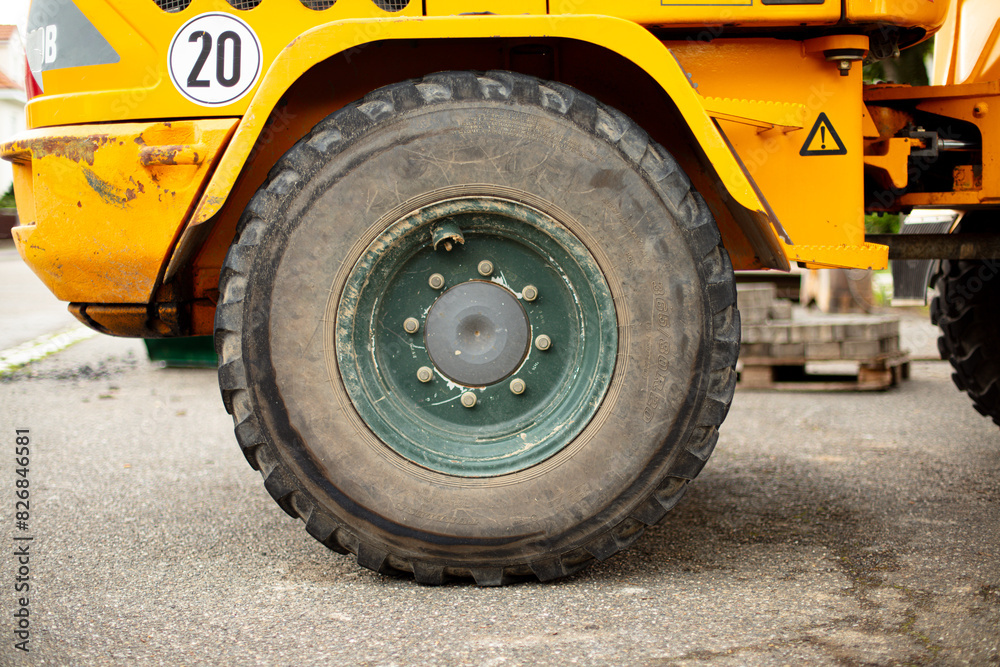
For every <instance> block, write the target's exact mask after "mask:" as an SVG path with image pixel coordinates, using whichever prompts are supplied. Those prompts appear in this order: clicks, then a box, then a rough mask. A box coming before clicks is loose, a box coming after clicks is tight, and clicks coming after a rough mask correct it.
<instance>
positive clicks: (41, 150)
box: [24, 134, 113, 166]
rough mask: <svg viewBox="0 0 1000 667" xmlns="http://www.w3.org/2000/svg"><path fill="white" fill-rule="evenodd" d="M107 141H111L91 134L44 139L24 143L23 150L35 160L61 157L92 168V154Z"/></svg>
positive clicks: (105, 136)
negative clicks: (29, 152)
mask: <svg viewBox="0 0 1000 667" xmlns="http://www.w3.org/2000/svg"><path fill="white" fill-rule="evenodd" d="M109 141H113V140H112V139H110V138H109V137H108V135H106V134H91V135H88V136H86V137H46V138H44V139H35V140H32V141H26V142H24V148H25V149H27V150H29V151H31V155H32V157H33V158H34V159H36V160H37V159H40V158H45V157H62V158H66V159H67V160H72V161H73V162H86V163H87V164H89V165H90V166H94V154H95V153H96V152H97V150H98V149H99V148H101V147H102V146H104V145H105V144H107V143H108V142H109Z"/></svg>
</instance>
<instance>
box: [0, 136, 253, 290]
mask: <svg viewBox="0 0 1000 667" xmlns="http://www.w3.org/2000/svg"><path fill="white" fill-rule="evenodd" d="M235 126H236V119H234V118H224V119H212V120H202V121H175V122H164V123H132V124H121V125H90V126H79V127H70V128H56V129H52V130H33V131H30V132H27V133H25V134H22V135H19V136H18V140H17V141H14V142H11V143H7V144H4V145H3V146H0V155H2V156H3V157H4V158H6V159H8V160H12V161H14V163H15V168H16V170H15V171H16V175H17V179H18V181H17V190H18V199H19V202H18V203H19V204H21V207H20V209H19V210H20V212H21V214H22V218H21V225H20V226H19V227H15V228H14V230H13V231H14V239H15V243H16V244H17V248H18V252H20V254H21V256H22V257H23V258H24V260H25V262H27V264H28V265H29V266H30V267H31V268H32V270H34V272H35V273H37V274H38V276H39V277H40V278H41V279H42V281H43V282H45V284H46V285H47V286H48V287H49V289H50V290H52V292H53V293H54V294H55V295H56V297H58V298H59V299H62V300H63V301H89V302H103V303H146V302H147V301H149V299H150V297H151V296H152V292H153V289H154V285H155V283H156V277H157V275H158V274H159V271H160V267H161V266H162V264H163V262H164V261H165V258H166V257H167V256H168V255H169V253H170V250H171V248H172V245H173V242H174V240H175V238H176V236H177V234H178V231H179V229H180V227H181V226H182V225H183V223H184V222H185V220H186V219H187V215H188V213H189V211H190V210H191V207H192V205H193V203H194V201H195V199H196V197H197V196H198V194H199V193H200V192H201V189H202V186H203V184H204V182H205V179H206V177H207V176H208V174H209V173H210V172H211V170H212V168H213V166H214V164H215V162H216V160H217V158H218V155H219V152H220V151H221V149H222V148H223V146H224V145H225V144H226V142H227V141H228V140H229V138H230V136H231V135H232V131H233V128H235ZM29 177H30V181H29ZM22 196H23V198H24V199H23V202H22V201H21V199H22Z"/></svg>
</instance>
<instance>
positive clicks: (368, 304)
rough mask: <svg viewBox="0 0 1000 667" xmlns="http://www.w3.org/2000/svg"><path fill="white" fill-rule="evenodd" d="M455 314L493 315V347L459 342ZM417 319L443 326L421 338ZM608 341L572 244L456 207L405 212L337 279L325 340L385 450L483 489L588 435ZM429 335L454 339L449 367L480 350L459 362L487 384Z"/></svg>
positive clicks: (581, 249) (603, 303) (591, 270)
mask: <svg viewBox="0 0 1000 667" xmlns="http://www.w3.org/2000/svg"><path fill="white" fill-rule="evenodd" d="M435 246H436V248H435ZM449 248H450V249H449ZM484 261H485V262H486V263H487V264H484ZM487 269H492V270H491V271H487ZM432 276H433V277H434V278H432ZM439 277H440V278H443V285H440V284H438V282H439ZM432 284H433V286H432ZM528 286H531V287H533V288H534V291H533V290H532V289H530V288H529V289H525V288H526V287H528ZM456 288H457V289H456ZM533 292H534V293H533ZM448 294H450V295H451V296H445V295H448ZM480 296H481V297H483V299H479V297H480ZM532 297H534V298H532ZM463 299H465V300H467V301H468V302H469V303H468V304H467V303H466V302H465V301H463ZM484 303H485V304H487V305H482V304H484ZM467 305H468V306H469V308H473V309H477V308H478V309H486V308H489V307H493V310H489V311H488V313H493V315H495V317H493V316H492V315H491V316H484V317H485V320H484V321H486V322H487V323H492V322H494V321H500V320H502V321H503V322H504V325H503V326H500V325H496V326H495V330H494V329H490V330H489V331H488V332H486V333H485V334H484V335H489V336H492V337H491V338H489V339H488V340H489V341H492V342H493V345H492V347H491V346H490V345H485V346H482V345H481V346H479V347H475V346H473V347H471V348H470V347H465V343H462V342H461V341H463V340H470V339H468V338H465V339H463V338H462V337H461V336H462V331H464V329H462V326H465V325H464V324H462V325H461V326H460V325H459V323H467V322H469V321H473V320H470V319H469V317H467V316H466V315H465V314H467V313H468V312H471V311H469V310H468V308H465V306H467ZM476 312H477V313H478V312H480V311H479V310H477V311H476ZM429 316H440V317H441V318H444V321H445V322H446V323H447V326H445V327H443V329H442V326H438V328H437V329H434V327H435V326H436V325H435V324H434V323H433V322H432V323H430V327H431V328H432V329H433V331H432V334H433V335H431V334H428V333H427V332H428V326H429V323H428V317H429ZM463 317H464V318H465V319H462V318H463ZM477 317H478V315H477ZM491 317H492V319H491ZM498 318H499V319H498ZM414 321H415V322H414ZM436 321H437V320H435V321H434V322H436ZM522 322H523V323H524V324H523V325H522ZM508 324H509V326H507V325H508ZM525 327H526V329H527V334H525V333H524V328H525ZM617 327H618V325H617V318H616V313H615V307H614V300H613V298H612V295H611V291H610V289H609V288H608V285H607V282H605V280H604V276H603V274H602V272H601V270H600V267H599V266H598V264H597V262H596V261H595V259H594V258H593V256H592V255H591V254H590V252H589V251H588V249H587V247H586V246H585V245H584V244H583V242H582V241H581V240H580V239H579V238H577V237H576V236H575V235H574V234H573V233H571V232H570V231H569V230H568V229H567V228H566V227H564V226H563V225H561V224H560V223H559V222H557V221H556V220H555V219H554V218H552V217H550V216H548V215H546V214H545V213H543V212H541V211H539V210H537V209H534V208H532V207H529V206H526V205H524V204H521V203H518V202H514V201H509V200H506V199H500V198H495V197H467V198H457V199H449V200H447V201H442V202H438V203H435V204H431V205H429V206H425V207H423V208H420V209H418V210H416V211H413V212H412V213H410V214H408V215H406V216H404V217H402V218H400V219H399V220H397V221H396V222H394V223H392V224H391V225H389V226H388V228H387V229H385V231H383V232H382V233H381V234H380V235H379V236H378V237H377V238H375V240H374V241H373V242H372V243H371V244H370V245H369V246H368V247H367V248H366V249H365V250H364V251H363V252H362V253H361V256H360V258H359V259H358V260H357V262H356V264H355V265H354V267H353V268H352V270H351V272H350V274H349V275H348V277H347V280H346V283H345V285H344V289H343V293H342V294H341V299H340V303H339V306H338V309H337V320H336V327H335V336H336V352H337V360H338V364H339V368H340V373H341V379H342V380H343V383H344V387H345V388H346V391H347V394H348V395H349V396H350V398H351V401H352V403H353V405H354V407H355V409H356V410H357V412H358V414H359V415H360V417H361V418H362V419H363V420H364V422H365V423H366V424H367V426H368V427H369V428H370V429H371V431H372V432H373V433H374V434H375V435H376V436H378V438H379V439H380V440H381V441H382V442H383V443H385V445H386V446H387V447H389V448H390V449H391V450H392V451H394V452H395V453H396V454H398V455H399V456H401V457H403V458H405V459H408V460H409V461H411V462H413V463H416V464H418V465H420V466H423V467H426V468H429V469H431V470H435V471H437V472H440V473H444V474H448V475H456V476H462V477H489V476H497V475H505V474H510V473H514V472H518V471H521V470H525V469H526V468H529V467H531V466H533V465H536V464H538V463H540V462H542V461H544V460H546V459H548V458H550V457H551V456H553V455H554V454H556V453H557V452H559V451H560V450H562V449H563V448H564V447H566V446H567V445H568V444H569V443H571V442H572V441H573V440H574V439H575V438H576V437H577V436H578V435H579V434H580V432H581V431H582V430H583V429H584V427H586V425H587V424H588V423H589V422H590V420H591V418H592V417H593V416H594V413H595V412H596V411H597V409H598V407H599V406H600V404H601V402H602V400H603V398H604V395H605V393H606V392H607V389H608V386H609V384H610V382H611V376H612V374H613V371H614V366H615V361H616V354H617V347H618V329H617ZM438 330H447V331H449V332H450V331H453V330H454V331H455V332H457V333H455V336H456V338H455V339H454V341H458V342H454V347H455V352H454V354H455V355H460V354H461V351H462V350H461V349H459V348H462V349H465V350H466V351H467V352H469V353H470V354H471V353H475V352H478V351H479V349H480V348H482V349H485V350H486V352H484V353H483V355H481V356H479V357H477V356H472V357H470V356H469V355H468V354H467V357H466V358H471V359H473V360H474V361H481V360H482V359H486V361H483V362H482V367H484V368H487V370H488V372H487V375H488V377H486V379H485V380H482V378H483V377H484V376H483V375H482V374H481V373H480V374H476V373H477V371H474V370H467V369H472V368H474V367H475V366H474V365H466V366H456V365H455V364H453V363H451V362H450V361H449V360H448V358H447V357H446V356H443V355H442V352H441V350H442V349H448V350H450V349H451V348H442V345H443V343H441V342H440V337H439V336H438V334H437V331H438ZM484 332H485V329H484ZM479 333H480V332H479V330H478V327H476V331H475V336H477V337H478V336H479ZM525 335H526V336H527V338H525ZM539 337H543V340H541V341H540V340H539ZM544 337H547V338H548V340H549V341H550V343H551V344H550V345H549V346H548V347H547V349H545V347H546V346H545V344H544ZM475 340H476V341H478V340H479V339H478V338H476V339H475ZM497 341H501V342H497ZM452 343H453V341H452V339H448V344H449V345H451V344H452ZM501 343H503V344H501ZM522 348H523V349H522ZM497 350H499V352H497ZM432 353H435V354H436V358H437V359H438V361H439V363H437V364H436V363H435V362H434V360H433V359H432ZM449 353H450V352H449ZM490 355H493V356H495V357H496V358H495V359H493V357H491V356H490ZM456 363H457V362H456ZM428 370H429V371H430V372H429V373H428ZM428 376H429V377H430V379H429V381H427V380H428ZM518 389H523V390H522V391H520V392H519V393H516V390H518ZM470 397H474V399H475V400H474V401H473V400H472V398H470ZM470 404H471V406H470Z"/></svg>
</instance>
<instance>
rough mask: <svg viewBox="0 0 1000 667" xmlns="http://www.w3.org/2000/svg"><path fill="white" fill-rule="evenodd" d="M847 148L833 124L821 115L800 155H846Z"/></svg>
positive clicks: (824, 115)
mask: <svg viewBox="0 0 1000 667" xmlns="http://www.w3.org/2000/svg"><path fill="white" fill-rule="evenodd" d="M846 154H847V147H846V146H844V142H843V141H841V140H840V136H839V135H838V134H837V131H836V130H835V129H833V123H831V122H830V119H829V118H827V117H826V114H825V113H822V112H821V113H820V114H819V118H817V119H816V123H815V124H814V125H813V126H812V129H811V130H809V136H808V137H806V143H804V144H802V150H800V151H799V155H846Z"/></svg>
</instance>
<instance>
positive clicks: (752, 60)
mask: <svg viewBox="0 0 1000 667" xmlns="http://www.w3.org/2000/svg"><path fill="white" fill-rule="evenodd" d="M668 46H670V47H671V50H672V51H673V52H674V54H675V55H676V56H677V59H678V60H679V61H680V63H681V65H682V66H683V67H684V69H685V70H686V71H687V72H688V73H689V74H690V76H691V82H692V84H694V85H695V86H697V90H698V92H699V93H700V94H701V95H702V96H703V98H704V99H705V101H704V104H705V107H706V109H709V110H710V113H711V114H712V115H713V116H714V117H715V119H716V122H717V123H718V125H719V127H720V128H721V130H722V131H723V133H724V134H725V135H726V137H727V139H728V140H729V142H730V143H731V144H732V146H733V148H734V149H735V151H736V153H737V154H738V155H739V157H740V160H741V162H742V164H743V166H744V167H745V169H746V171H747V172H748V173H749V175H750V176H751V177H752V178H753V179H754V181H755V183H756V185H757V187H758V188H759V189H760V191H761V193H762V194H763V197H764V199H765V200H766V201H767V203H768V204H769V205H770V207H771V209H772V210H773V211H774V213H775V214H776V217H777V220H778V222H779V223H780V225H781V227H782V229H783V230H784V232H785V234H786V237H787V238H786V242H785V243H783V245H782V247H783V249H784V250H785V252H786V254H787V256H788V258H789V259H790V260H792V261H809V262H810V263H815V264H826V265H830V266H859V267H865V268H867V267H868V266H870V265H871V262H872V261H874V260H873V259H872V258H873V257H874V258H875V259H877V258H878V256H879V255H878V253H877V252H876V253H875V255H873V254H872V252H873V251H872V250H871V249H870V248H866V247H865V246H864V201H863V162H864V161H863V139H862V132H863V131H862V120H863V113H862V111H861V110H862V108H863V104H862V82H861V67H860V63H855V64H854V66H853V67H852V69H851V70H850V71H849V72H848V75H847V76H841V74H840V72H838V69H837V67H836V64H835V63H832V62H828V61H827V60H826V58H825V57H824V54H823V52H822V49H821V50H818V51H817V50H815V49H812V48H810V45H809V44H808V43H802V42H794V41H790V40H771V39H728V40H726V39H720V40H714V41H713V42H712V43H711V44H705V43H697V42H695V43H691V42H678V43H668ZM834 46H836V45H834ZM716 98H728V102H726V101H725V100H723V101H722V102H720V101H718V100H717V99H716ZM806 248H808V250H805V249H806ZM800 250H801V252H800ZM824 253H826V255H828V259H827V261H824V259H823V257H824ZM876 263H877V262H876Z"/></svg>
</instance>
